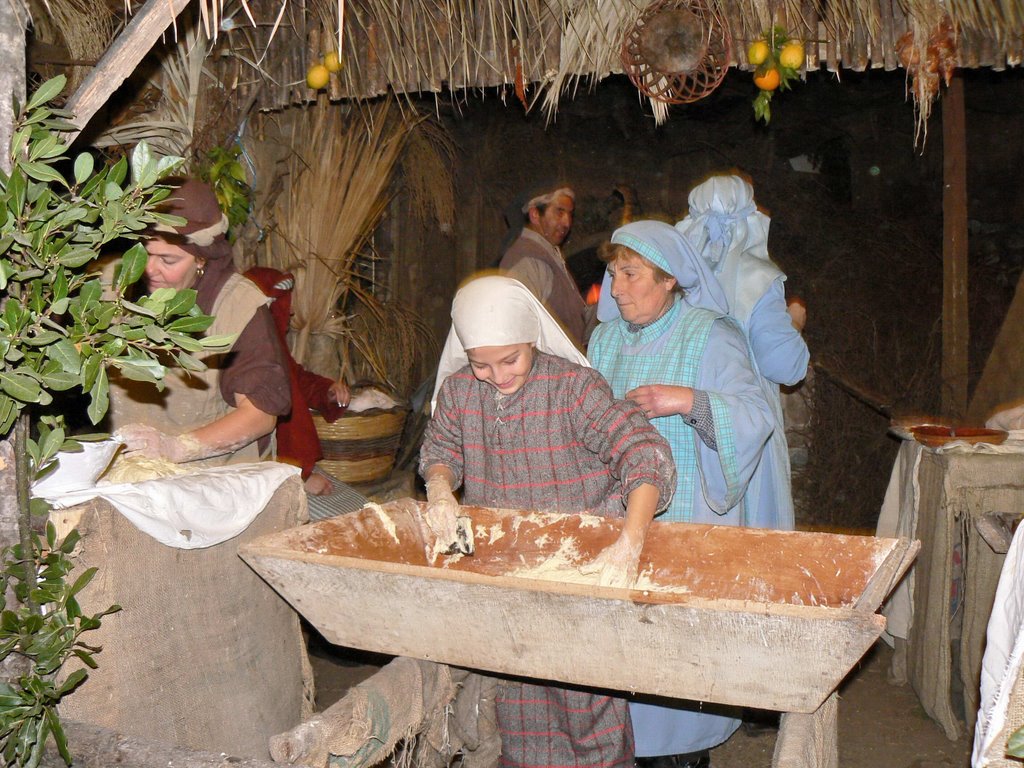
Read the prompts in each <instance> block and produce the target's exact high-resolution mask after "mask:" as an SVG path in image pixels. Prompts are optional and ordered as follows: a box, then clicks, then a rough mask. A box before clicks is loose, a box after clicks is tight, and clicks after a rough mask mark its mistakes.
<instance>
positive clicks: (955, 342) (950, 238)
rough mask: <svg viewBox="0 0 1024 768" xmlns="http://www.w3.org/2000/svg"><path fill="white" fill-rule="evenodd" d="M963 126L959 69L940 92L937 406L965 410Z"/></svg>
mask: <svg viewBox="0 0 1024 768" xmlns="http://www.w3.org/2000/svg"><path fill="white" fill-rule="evenodd" d="M966 134H967V130H966V119H965V117H964V83H963V79H962V78H961V77H960V76H959V75H954V77H953V81H952V82H951V83H950V84H949V87H948V88H947V89H946V94H945V96H943V97H942V181H943V185H942V230H943V231H942V285H943V288H942V412H943V414H945V415H947V416H951V417H954V418H960V417H963V416H964V414H965V413H966V412H967V346H968V340H969V338H970V333H969V326H968V318H967V135H966Z"/></svg>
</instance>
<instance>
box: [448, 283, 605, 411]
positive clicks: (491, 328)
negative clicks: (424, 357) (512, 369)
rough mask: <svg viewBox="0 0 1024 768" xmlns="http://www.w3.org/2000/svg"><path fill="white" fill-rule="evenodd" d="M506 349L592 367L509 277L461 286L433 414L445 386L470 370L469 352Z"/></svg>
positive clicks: (518, 284)
mask: <svg viewBox="0 0 1024 768" xmlns="http://www.w3.org/2000/svg"><path fill="white" fill-rule="evenodd" d="M509 344H535V345H536V348H537V349H539V350H540V351H541V352H547V353H548V354H550V355H556V356H558V357H562V358H565V359H566V360H568V361H569V362H572V363H576V364H577V365H584V366H587V367H588V368H589V367H590V363H589V362H588V361H587V358H586V357H584V356H583V353H582V352H580V351H579V350H578V349H577V348H576V345H574V344H573V343H572V341H570V340H569V337H568V336H566V335H565V331H563V330H562V327H561V326H560V325H559V324H558V322H557V321H556V320H555V319H554V318H553V317H552V316H551V315H550V314H549V313H548V311H547V310H546V309H545V308H544V305H543V304H541V303H540V301H538V300H537V297H536V296H534V295H533V294H532V293H531V292H530V290H529V289H528V288H527V287H526V286H525V285H523V284H522V283H520V282H519V281H518V280H513V279H512V278H511V277H501V276H499V275H488V276H486V277H478V278H475V279H473V280H470V281H469V282H468V283H466V284H465V285H464V286H462V288H460V289H459V291H458V293H456V294H455V299H454V300H453V301H452V328H451V330H450V331H449V332H448V339H447V340H446V341H445V343H444V349H443V350H441V360H440V362H438V365H437V378H436V379H435V382H434V396H433V398H431V401H430V410H431V412H433V410H434V407H435V406H436V405H437V393H438V392H439V391H440V389H441V384H442V383H443V382H444V380H445V379H446V378H448V376H450V375H451V374H453V373H455V372H456V371H458V370H459V369H460V368H463V367H464V366H466V365H468V364H469V358H468V357H467V355H466V350H467V349H476V348H477V347H503V346H507V345H509Z"/></svg>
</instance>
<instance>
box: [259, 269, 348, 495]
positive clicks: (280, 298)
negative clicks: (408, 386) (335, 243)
mask: <svg viewBox="0 0 1024 768" xmlns="http://www.w3.org/2000/svg"><path fill="white" fill-rule="evenodd" d="M245 276H246V277H247V278H249V279H250V280H252V281H253V282H254V283H256V285H258V286H259V287H260V290H262V291H263V293H265V294H266V295H267V296H269V297H270V298H271V299H273V302H272V303H271V305H270V314H271V315H272V316H273V318H274V326H275V328H276V329H277V334H278V336H279V337H280V339H281V344H282V346H283V348H284V351H285V354H286V355H287V356H288V369H289V370H288V373H289V379H290V380H291V389H292V410H291V413H290V414H288V415H287V416H283V417H281V418H279V419H278V420H277V458H278V461H283V462H285V463H286V464H294V465H295V466H297V467H301V468H302V477H303V479H305V478H307V477H309V475H310V473H312V471H313V466H314V465H315V464H316V463H317V462H318V461H319V460H320V459H322V458H323V457H324V454H323V452H322V451H321V450H320V438H319V437H318V436H317V433H316V426H315V425H314V424H313V416H312V414H311V413H310V410H309V409H310V408H313V409H315V410H317V411H319V412H320V414H321V415H322V416H323V417H324V418H325V419H326V420H327V421H329V422H331V421H334V420H335V419H337V418H338V417H339V416H341V414H343V413H344V412H345V410H346V409H345V407H343V406H341V405H338V403H336V402H335V401H334V399H333V398H331V396H330V395H329V394H328V390H329V389H330V388H331V385H333V384H334V382H333V381H331V380H330V379H328V378H327V377H326V376H319V375H318V374H315V373H312V372H310V371H307V370H306V369H305V368H303V367H302V366H301V365H299V364H298V363H297V362H295V359H294V358H293V357H292V356H291V353H290V352H289V351H288V342H287V333H288V322H289V319H290V317H291V312H292V288H293V287H294V286H295V279H294V278H293V277H292V276H291V275H290V274H287V273H285V272H280V271H278V270H276V269H270V268H269V267H253V268H252V269H250V270H249V271H248V272H246V273H245Z"/></svg>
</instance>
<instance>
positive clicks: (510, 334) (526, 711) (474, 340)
mask: <svg viewBox="0 0 1024 768" xmlns="http://www.w3.org/2000/svg"><path fill="white" fill-rule="evenodd" d="M437 382H438V383H437V388H436V390H435V404H434V411H433V418H432V419H431V422H430V424H429V425H428V427H427V430H426V434H425V437H424V442H423V447H422V450H421V453H420V472H421V474H422V475H423V477H424V479H425V480H426V483H427V499H428V506H427V511H426V516H427V520H428V524H429V525H430V527H431V528H432V529H433V530H434V531H436V532H440V533H441V534H442V536H446V537H451V535H452V533H453V531H454V527H455V515H456V513H457V509H458V505H457V504H456V502H455V499H454V497H453V495H452V491H453V490H454V489H456V488H458V487H460V486H461V487H462V489H463V502H464V503H465V504H467V505H477V506H488V507H499V508H518V509H529V510H542V511H549V512H563V513H565V512H588V513H591V514H597V515H603V516H607V517H624V518H625V523H624V525H623V531H622V535H621V536H620V538H619V540H618V541H616V542H615V543H614V544H613V545H612V546H610V547H609V548H608V549H606V550H605V551H604V552H602V553H600V555H599V556H598V558H597V560H596V562H595V563H594V564H593V566H594V570H596V571H599V572H600V573H601V582H602V583H604V584H611V585H615V586H628V585H629V584H630V583H632V581H633V580H634V579H635V577H636V568H637V560H638V558H639V555H640V550H641V549H642V547H643V542H644V538H645V536H646V533H647V528H648V526H649V524H650V522H651V519H652V518H653V517H654V515H655V513H656V512H657V511H659V510H661V509H663V508H664V507H665V506H666V505H667V504H668V503H669V501H670V500H671V496H672V488H673V487H674V485H675V465H674V463H673V461H672V455H671V451H670V450H669V448H668V444H667V443H666V442H665V440H664V439H663V438H662V437H661V436H660V435H658V433H657V431H656V430H654V429H653V428H652V427H651V425H650V423H649V422H648V421H647V419H646V418H645V417H644V416H643V414H642V412H641V411H640V409H639V408H637V407H636V406H635V405H633V404H632V403H628V402H625V401H620V400H616V399H615V398H614V397H613V396H612V393H611V389H610V388H609V386H608V384H607V383H606V382H605V380H604V379H603V378H602V377H601V375H600V374H599V373H597V372H596V371H594V370H593V369H592V368H590V367H589V365H588V363H587V361H586V358H584V357H583V355H582V354H580V352H579V351H578V350H577V349H576V348H575V347H574V346H573V344H572V343H571V342H570V341H569V339H568V337H567V336H566V335H565V333H564V332H563V331H562V330H561V328H560V327H559V325H558V323H556V322H555V320H554V319H553V318H552V317H551V316H550V315H549V314H548V312H547V310H545V309H544V307H543V305H541V304H540V302H539V301H538V300H537V299H536V298H535V297H534V296H533V294H532V293H530V291H529V290H527V289H526V287H525V286H523V285H522V284H521V283H519V282H518V281H516V280H512V279H511V278H506V277H497V276H489V277H482V278H478V279H476V280H473V281H471V282H470V283H468V284H467V285H466V286H464V287H463V288H462V289H461V290H460V291H459V292H458V293H457V294H456V296H455V300H454V302H453V304H452V330H451V332H450V333H449V335H448V341H447V343H446V344H445V348H444V351H443V352H442V358H441V364H440V366H439V370H438V375H437ZM496 705H497V711H498V727H499V730H500V731H501V734H502V758H501V764H502V765H507V766H523V765H531V766H538V767H539V766H547V765H551V766H554V765H558V766H581V767H582V766H588V767H592V768H618V767H619V766H621V767H622V768H626V767H627V766H629V767H631V766H632V761H633V744H632V733H631V731H630V728H629V723H628V711H627V705H626V702H625V701H623V700H621V699H615V698H612V697H609V696H598V695H596V694H592V693H587V692H582V691H573V690H565V689H561V688H554V687H551V686H540V685H533V684H527V683H518V682H517V683H511V682H510V683H507V684H506V685H504V686H503V687H502V689H501V693H500V695H499V696H498V697H497V699H496Z"/></svg>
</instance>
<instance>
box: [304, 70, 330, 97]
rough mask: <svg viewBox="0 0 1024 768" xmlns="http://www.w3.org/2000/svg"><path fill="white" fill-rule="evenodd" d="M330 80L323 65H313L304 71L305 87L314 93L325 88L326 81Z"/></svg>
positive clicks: (328, 73)
mask: <svg viewBox="0 0 1024 768" xmlns="http://www.w3.org/2000/svg"><path fill="white" fill-rule="evenodd" d="M330 79H331V73H330V72H329V71H327V67H325V66H324V65H323V64H314V65H313V66H312V67H310V68H309V69H308V70H307V71H306V85H308V86H309V87H310V88H312V89H313V90H314V91H319V90H320V89H321V88H326V87H327V81H328V80H330Z"/></svg>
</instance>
